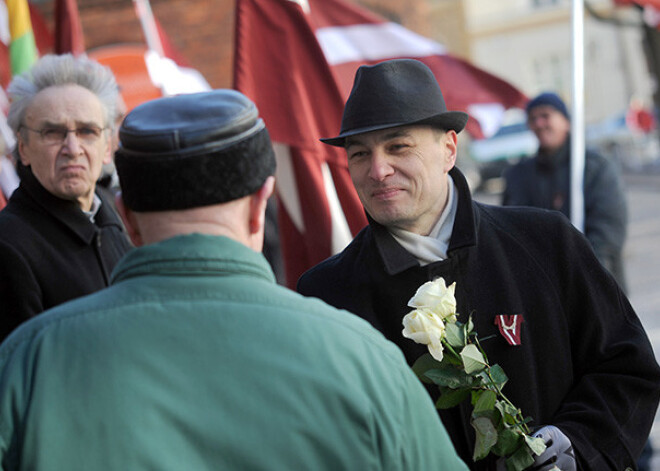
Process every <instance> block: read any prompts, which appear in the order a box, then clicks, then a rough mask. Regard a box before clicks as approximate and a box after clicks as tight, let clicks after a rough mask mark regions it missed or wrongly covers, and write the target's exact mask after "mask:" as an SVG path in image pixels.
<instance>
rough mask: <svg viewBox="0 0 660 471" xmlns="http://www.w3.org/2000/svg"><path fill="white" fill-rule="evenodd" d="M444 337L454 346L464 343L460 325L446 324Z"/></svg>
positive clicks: (460, 345)
mask: <svg viewBox="0 0 660 471" xmlns="http://www.w3.org/2000/svg"><path fill="white" fill-rule="evenodd" d="M445 339H446V340H447V342H448V343H449V345H451V346H452V347H454V348H458V347H462V346H464V345H465V332H464V331H463V328H462V327H461V326H460V325H457V324H447V325H446V326H445Z"/></svg>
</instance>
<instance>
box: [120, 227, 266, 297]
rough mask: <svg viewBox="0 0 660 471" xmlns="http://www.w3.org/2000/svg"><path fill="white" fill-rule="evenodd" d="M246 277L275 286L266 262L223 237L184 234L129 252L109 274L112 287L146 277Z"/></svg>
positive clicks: (261, 256)
mask: <svg viewBox="0 0 660 471" xmlns="http://www.w3.org/2000/svg"><path fill="white" fill-rule="evenodd" d="M238 274H240V275H248V276H252V277H258V278H262V279H265V280H267V281H269V282H272V283H275V275H274V274H273V270H272V269H271V268H270V265H269V264H268V262H267V261H266V258H265V257H264V256H263V255H262V254H261V253H258V252H255V251H254V250H252V249H250V248H248V247H246V246H245V245H243V244H241V243H240V242H237V241H235V240H232V239H230V238H229V237H224V236H214V235H205V234H198V233H195V234H187V235H179V236H175V237H171V238H169V239H166V240H163V241H161V242H157V243H154V244H148V245H144V246H142V247H138V248H135V249H133V250H131V251H130V252H128V253H127V254H126V255H125V256H124V257H123V258H122V259H121V260H120V261H119V263H118V264H117V266H116V267H115V269H114V270H113V272H112V276H111V280H110V282H111V284H114V283H117V282H119V281H122V280H126V279H129V278H134V277H140V276H146V275H174V276H191V275H192V276H195V275H204V276H231V275H238Z"/></svg>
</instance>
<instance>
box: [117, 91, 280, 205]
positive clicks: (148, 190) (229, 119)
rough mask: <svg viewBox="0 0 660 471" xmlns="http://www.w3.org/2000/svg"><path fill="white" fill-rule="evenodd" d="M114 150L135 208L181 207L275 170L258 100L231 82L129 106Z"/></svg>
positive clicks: (255, 182)
mask: <svg viewBox="0 0 660 471" xmlns="http://www.w3.org/2000/svg"><path fill="white" fill-rule="evenodd" d="M119 139H120V141H121V145H120V147H119V149H118V150H117V153H116V156H115V165H116V167H117V173H118V175H119V182H120V185H121V190H122V198H123V200H124V203H125V204H126V206H128V207H129V208H130V209H132V210H133V211H138V212H144V211H165V210H175V209H186V208H194V207H200V206H207V205H211V204H217V203H224V202H227V201H232V200H235V199H238V198H241V197H243V196H246V195H249V194H252V193H254V192H255V191H256V190H258V189H259V187H260V186H261V185H263V183H264V181H265V180H266V178H268V177H269V176H270V175H273V174H274V173H275V155H274V153H273V148H272V145H271V142H270V137H269V136H268V131H267V130H266V127H265V125H264V122H263V120H261V119H260V118H259V114H258V111H257V107H256V106H255V105H254V103H252V102H251V101H250V100H249V99H248V98H247V97H245V96H244V95H243V94H241V93H239V92H237V91H234V90H213V91H210V92H203V93H193V94H187V95H178V96H174V97H167V98H159V99H156V100H153V101H149V102H146V103H143V104H142V105H140V106H137V107H136V108H135V109H133V110H132V111H131V112H130V113H129V114H128V115H127V116H126V118H125V119H124V122H123V123H122V125H121V128H120V129H119Z"/></svg>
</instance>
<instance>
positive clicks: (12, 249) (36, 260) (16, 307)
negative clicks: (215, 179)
mask: <svg viewBox="0 0 660 471" xmlns="http://www.w3.org/2000/svg"><path fill="white" fill-rule="evenodd" d="M23 173H24V175H22V176H21V183H20V186H19V187H18V188H17V189H16V191H15V192H14V193H13V195H12V196H11V198H10V199H9V202H8V204H7V206H6V207H5V208H4V209H3V210H2V211H0V340H3V339H4V338H5V337H7V335H9V333H10V332H11V331H12V330H13V329H14V328H16V326H18V325H19V324H20V323H21V322H23V321H25V320H27V319H29V318H30V317H33V316H36V315H37V314H39V313H41V312H42V311H45V310H46V309H49V308H51V307H53V306H57V305H58V304H62V303H63V302H65V301H69V300H71V299H74V298H78V297H80V296H84V295H86V294H90V293H93V292H95V291H98V290H100V289H102V288H105V287H106V286H108V283H109V280H110V273H111V272H112V269H113V268H114V267H115V265H116V264H117V262H118V261H119V259H120V258H121V257H122V256H123V255H124V254H125V253H126V252H127V251H128V250H129V249H130V248H131V245H130V242H129V240H128V237H127V235H126V233H125V232H124V229H123V226H122V224H121V222H120V220H119V217H118V216H117V214H116V213H115V212H114V210H113V209H112V207H111V205H110V203H109V202H108V201H107V200H105V199H104V198H103V197H101V196H100V197H101V201H102V204H101V207H100V208H99V211H98V212H97V214H96V217H95V223H92V222H91V221H90V220H89V218H88V217H87V216H86V215H85V214H84V213H83V212H82V211H81V210H80V207H79V206H78V205H77V204H76V203H74V202H72V201H66V200H63V199H60V198H57V197H56V196H54V195H52V194H51V193H50V192H48V191H47V190H46V189H45V188H44V187H43V186H41V184H40V183H39V181H38V180H37V179H36V178H35V177H34V175H33V174H32V172H31V171H27V172H23ZM97 194H98V193H97Z"/></svg>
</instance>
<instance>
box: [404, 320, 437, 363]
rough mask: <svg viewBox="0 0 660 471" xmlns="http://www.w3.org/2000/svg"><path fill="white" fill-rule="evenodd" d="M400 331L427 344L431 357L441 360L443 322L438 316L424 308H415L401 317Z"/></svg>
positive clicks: (418, 341)
mask: <svg viewBox="0 0 660 471" xmlns="http://www.w3.org/2000/svg"><path fill="white" fill-rule="evenodd" d="M402 333H403V336H404V337H406V338H409V339H411V340H414V341H415V342H417V343H420V344H423V345H427V346H428V349H429V352H430V353H431V355H432V356H433V358H435V359H436V360H438V361H442V356H443V351H442V339H443V337H444V335H445V323H444V322H443V321H442V319H441V318H440V317H439V316H437V315H435V314H434V313H433V312H431V311H430V310H428V309H425V308H420V309H415V310H414V311H411V312H409V313H408V314H406V316H405V317H404V318H403V332H402Z"/></svg>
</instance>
